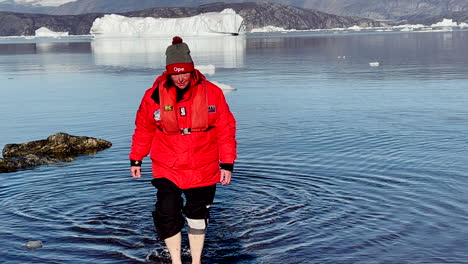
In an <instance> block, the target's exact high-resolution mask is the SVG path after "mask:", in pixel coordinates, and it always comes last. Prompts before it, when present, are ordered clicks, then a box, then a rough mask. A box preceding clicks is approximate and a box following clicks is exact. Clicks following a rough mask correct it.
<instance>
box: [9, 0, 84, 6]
mask: <svg viewBox="0 0 468 264" xmlns="http://www.w3.org/2000/svg"><path fill="white" fill-rule="evenodd" d="M75 1H77V0H14V2H15V3H16V4H20V5H39V6H60V5H63V4H66V3H70V2H75Z"/></svg>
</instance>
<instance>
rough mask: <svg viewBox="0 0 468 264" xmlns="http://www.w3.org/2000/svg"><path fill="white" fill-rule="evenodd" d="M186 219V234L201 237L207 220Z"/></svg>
mask: <svg viewBox="0 0 468 264" xmlns="http://www.w3.org/2000/svg"><path fill="white" fill-rule="evenodd" d="M186 219H187V225H188V228H187V232H188V233H189V234H192V235H203V234H205V233H206V228H207V225H208V219H190V218H186Z"/></svg>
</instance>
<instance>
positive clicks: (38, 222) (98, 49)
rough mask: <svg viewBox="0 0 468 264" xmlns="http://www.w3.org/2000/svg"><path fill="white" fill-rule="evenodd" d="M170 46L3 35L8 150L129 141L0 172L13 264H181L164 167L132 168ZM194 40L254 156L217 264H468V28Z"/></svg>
mask: <svg viewBox="0 0 468 264" xmlns="http://www.w3.org/2000/svg"><path fill="white" fill-rule="evenodd" d="M169 41H170V40H165V39H164V40H158V39H144V40H128V39H111V40H105V39H99V40H93V41H90V40H86V39H84V40H76V39H75V40H73V41H67V40H54V41H47V40H23V41H18V40H11V39H2V40H0V113H1V114H0V126H1V129H0V147H3V146H4V145H5V144H8V143H20V142H25V141H30V140H37V139H42V138H45V137H47V136H48V135H50V134H53V133H56V132H59V131H63V132H67V133H70V134H73V135H86V136H92V137H99V138H104V139H107V140H110V141H111V142H113V147H112V148H110V149H108V150H105V151H103V152H100V153H98V154H96V155H91V156H84V157H79V158H78V159H77V160H76V161H74V162H71V163H61V164H55V165H51V166H43V167H38V168H35V169H31V170H24V171H19V172H15V173H9V174H1V175H0V177H1V181H0V188H1V189H0V206H1V208H2V210H0V262H1V263H145V262H151V263H168V261H169V259H168V254H167V252H166V251H165V250H164V247H163V246H162V245H161V244H160V243H158V242H157V241H156V240H155V234H154V232H153V223H152V219H151V213H150V212H151V211H152V210H153V203H154V200H155V196H154V189H153V187H152V186H151V184H150V179H151V175H150V168H149V163H150V162H149V161H148V160H146V163H145V164H144V170H145V173H146V175H145V177H143V178H141V179H138V180H136V179H132V178H130V176H129V172H128V160H127V155H128V149H129V145H130V137H131V134H132V131H133V119H134V116H135V112H136V110H137V108H138V105H139V101H140V99H141V96H142V95H143V93H144V91H145V90H146V89H148V88H149V87H150V86H151V84H152V82H153V80H154V78H155V77H156V76H157V75H158V74H159V73H160V72H161V71H162V70H163V66H164V50H165V48H166V46H167V45H169ZM186 42H187V43H188V44H189V45H190V47H191V49H192V54H193V57H194V60H195V62H196V64H197V65H201V66H202V67H203V66H206V65H214V66H215V68H216V72H215V73H214V74H211V75H208V78H209V79H210V80H213V81H217V82H219V83H222V84H227V85H229V86H231V87H235V88H237V89H238V90H237V91H234V92H232V93H229V94H227V95H226V96H227V99H228V102H229V104H230V106H231V109H232V111H233V112H234V114H235V116H236V118H237V120H238V143H239V153H238V154H239V159H238V162H237V164H236V169H235V176H234V180H233V183H232V185H230V186H227V187H221V186H220V187H219V188H218V193H217V197H216V199H215V204H214V207H213V210H212V221H211V222H210V227H209V233H208V235H207V242H206V248H205V252H204V261H205V263H330V264H335V263H411V264H414V263H468V240H467V239H466V238H467V237H468V224H467V223H468V206H467V204H468V134H467V131H468V108H467V105H468V85H467V83H468V80H467V79H468V74H467V72H468V53H467V52H466V47H467V46H468V32H467V31H453V32H432V33H358V34H351V33H344V34H343V33H341V34H318V33H290V34H266V35H262V34H257V35H248V36H247V37H245V38H243V37H238V38H231V37H227V38H208V39H186ZM369 62H380V65H381V66H380V67H370V66H369ZM29 240H42V241H43V242H44V247H43V248H41V249H37V250H28V249H26V248H25V246H24V244H25V243H26V242H27V241H29ZM183 243H184V245H183V248H184V250H183V251H184V252H183V254H184V257H185V259H186V260H187V261H188V256H189V255H190V254H189V252H188V249H187V248H188V245H187V241H185V240H184V241H183ZM187 263H189V262H187Z"/></svg>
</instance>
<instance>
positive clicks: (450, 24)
mask: <svg viewBox="0 0 468 264" xmlns="http://www.w3.org/2000/svg"><path fill="white" fill-rule="evenodd" d="M431 27H458V24H457V22H453V20H452V19H447V18H444V19H443V20H442V21H441V22H439V23H435V24H432V25H431Z"/></svg>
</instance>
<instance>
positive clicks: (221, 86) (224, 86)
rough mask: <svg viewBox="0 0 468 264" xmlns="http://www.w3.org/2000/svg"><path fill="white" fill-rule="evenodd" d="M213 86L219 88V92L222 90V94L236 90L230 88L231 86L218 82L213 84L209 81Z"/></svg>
mask: <svg viewBox="0 0 468 264" xmlns="http://www.w3.org/2000/svg"><path fill="white" fill-rule="evenodd" d="M211 82H212V83H213V84H215V85H216V86H218V87H219V88H221V90H223V92H224V93H230V92H233V91H237V89H236V88H234V87H232V86H229V85H227V84H223V83H219V82H215V81H211Z"/></svg>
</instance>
